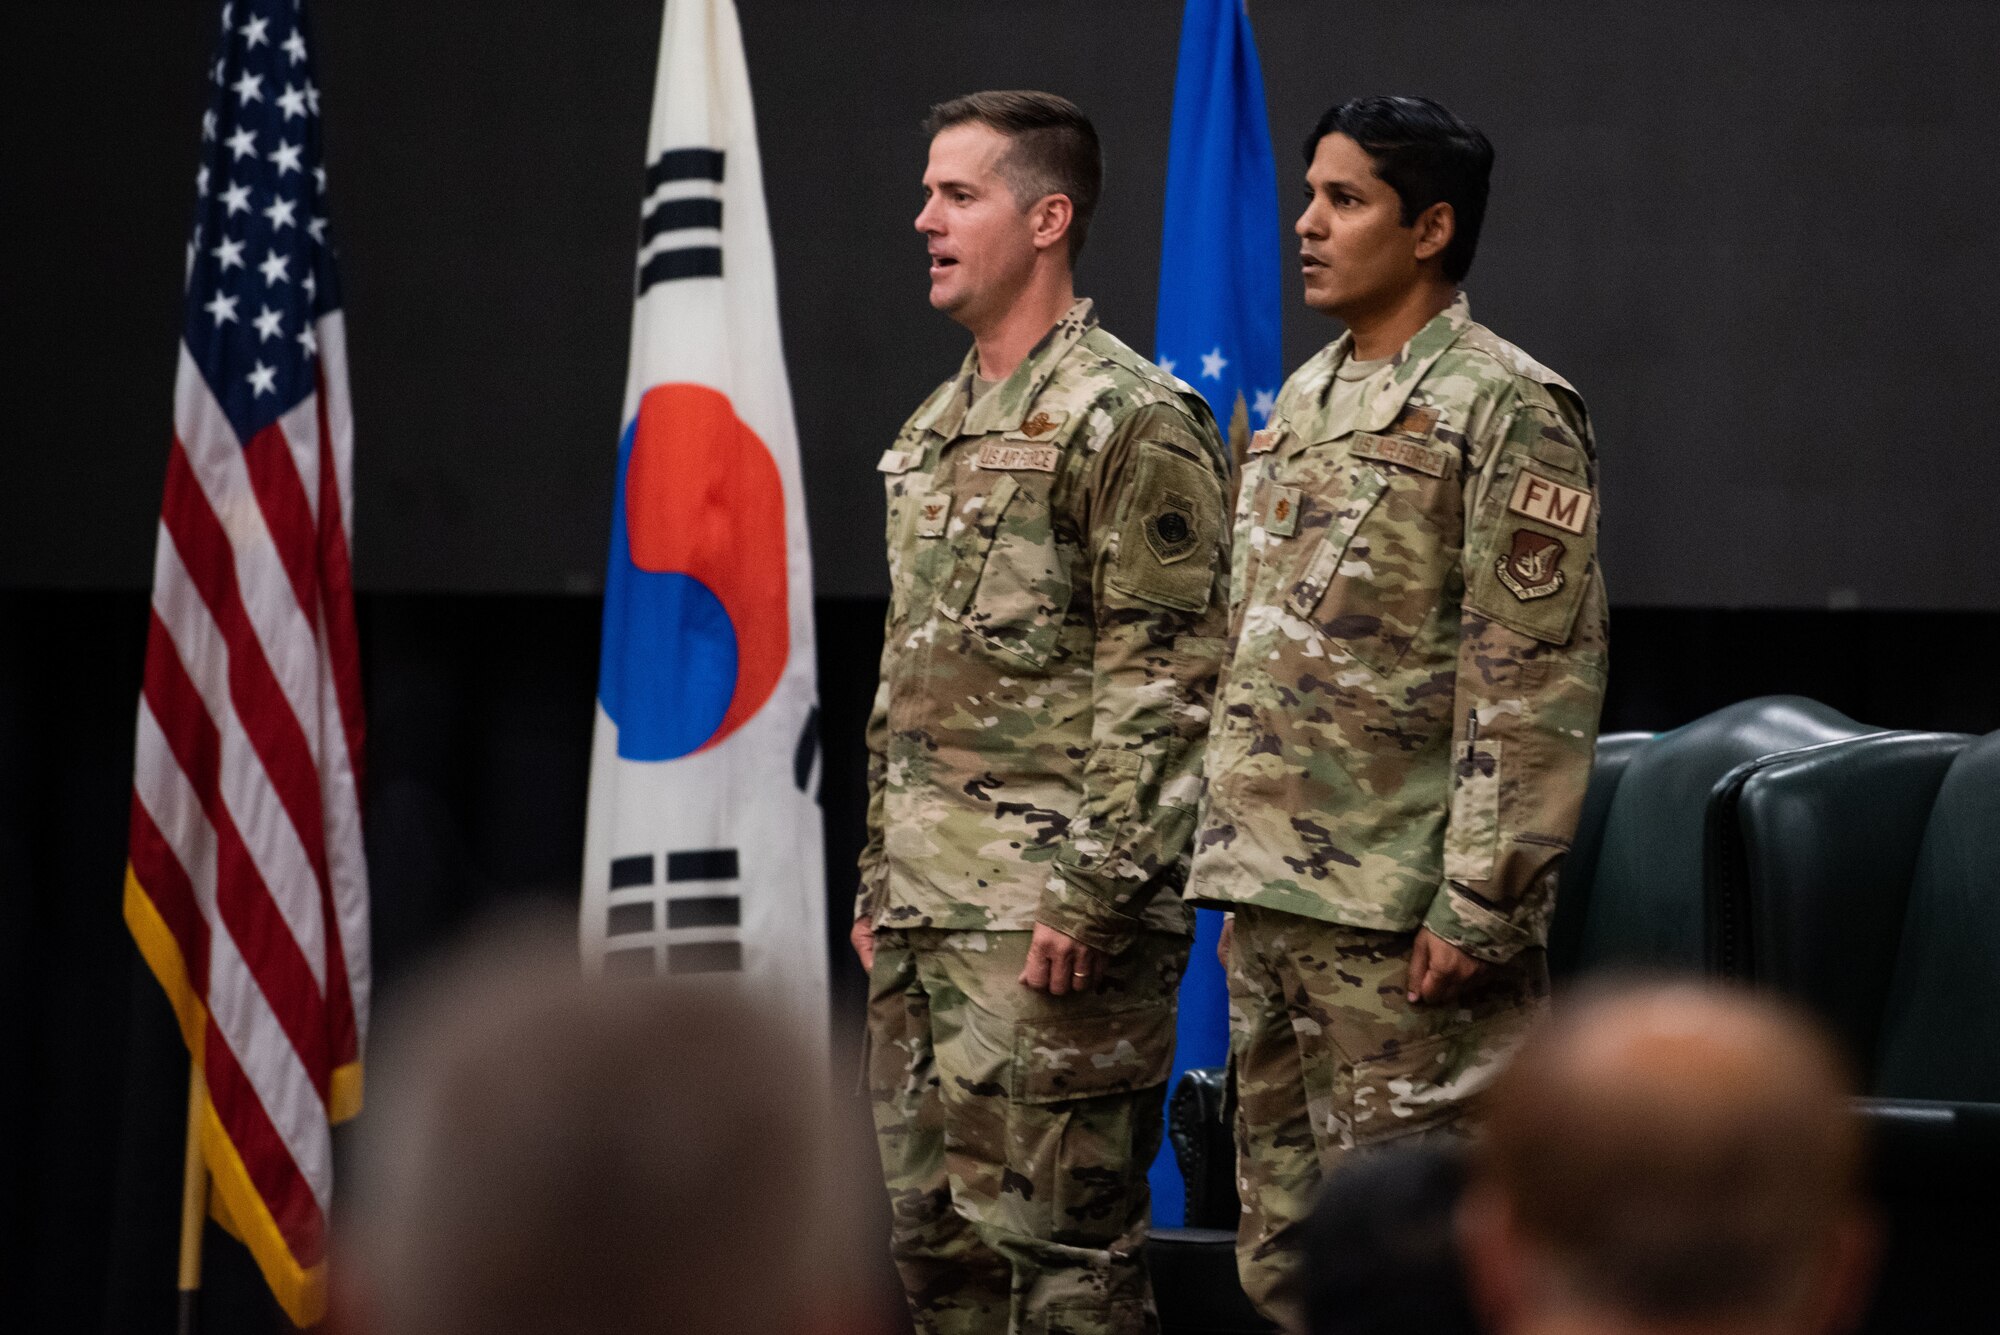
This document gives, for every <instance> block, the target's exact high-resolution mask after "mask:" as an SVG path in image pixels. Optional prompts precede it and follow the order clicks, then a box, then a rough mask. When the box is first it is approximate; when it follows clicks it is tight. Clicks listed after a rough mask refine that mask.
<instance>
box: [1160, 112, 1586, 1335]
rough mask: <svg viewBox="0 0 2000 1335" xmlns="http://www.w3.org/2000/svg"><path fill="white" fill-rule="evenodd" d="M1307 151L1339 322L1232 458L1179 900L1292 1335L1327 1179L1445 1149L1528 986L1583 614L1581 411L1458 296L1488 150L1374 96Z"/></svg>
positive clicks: (1579, 780)
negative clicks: (1213, 996)
mask: <svg viewBox="0 0 2000 1335" xmlns="http://www.w3.org/2000/svg"><path fill="white" fill-rule="evenodd" d="M1306 160H1307V163H1308V172H1307V184H1308V188H1309V191H1310V195H1311V198H1310V201H1309V202H1308V204H1307V206H1306V210H1305V212H1304V214H1303V215H1302V216H1301V217H1300V219H1299V222H1298V225H1297V228H1296V230H1297V232H1298V234H1299V237H1300V240H1301V258H1302V269H1303V273H1304V279H1305V286H1306V300H1307V303H1308V304H1309V305H1311V306H1313V307H1314V308H1316V309H1318V310H1320V311H1323V312H1325V313H1328V314H1331V315H1335V316H1337V317H1339V318H1340V319H1341V320H1342V321H1343V322H1344V323H1346V325H1347V326H1348V332H1347V333H1346V334H1344V335H1342V337H1341V338H1340V339H1339V340H1337V341H1336V342H1334V343H1333V344H1332V345H1330V346H1329V347H1327V348H1326V349H1325V350H1323V351H1322V352H1320V353H1319V354H1318V355H1317V356H1315V357H1313V358H1312V360H1310V361H1308V362H1307V363H1306V364H1305V365H1304V366H1302V367H1301V368H1299V370H1298V371H1297V372H1295V373H1294V374H1293V375H1292V377H1291V378H1290V379H1289V380H1288V381H1287V382H1286V384H1285V387H1284V389H1283V390H1282V391H1281V392H1280V394H1279V397H1278V402H1277V407H1276V409H1275V411H1274V412H1273V413H1272V415H1271V418H1270V422H1269V424H1268V425H1267V426H1266V427H1265V428H1264V429H1263V430H1261V431H1259V432H1258V433H1257V434H1256V435H1255V436H1254V437H1253V438H1252V441H1251V444H1250V451H1249V455H1248V459H1247V462H1246V465H1245V469H1244V477H1243V482H1242V487H1241V491H1240V493H1239V496H1238V500H1237V506H1236V529H1235V547H1234V560H1233V568H1232V571H1231V587H1230V597H1231V618H1230V620H1231V642H1230V650H1229V656H1228V659H1227V662H1226V664H1225V666H1224V669H1223V677H1222V685H1221V687H1220V688H1219V691H1218V703H1217V718H1218V722H1217V724H1216V728H1215V732H1214V735H1213V737H1212V738H1211V741H1210V744H1209V750H1208V762H1207V776H1208V798H1207V806H1206V808H1205V811H1204V815H1203V819H1202V826H1201V831H1200V834H1199V836H1198V839H1197V848H1196V853H1195V863H1194V871H1193V877H1192V881H1191V884H1190V889H1189V897H1190V898H1191V899H1193V900H1195V901H1197V902H1203V903H1209V904H1213V905H1215V906H1217V907H1223V908H1228V909H1231V910H1232V921H1231V924H1230V927H1229V929H1228V931H1227V933H1226V941H1225V944H1224V951H1225V961H1224V963H1225V967H1226V968H1227V970H1228V972H1229V990H1230V1030H1231V1059H1232V1061H1233V1063H1234V1066H1235V1073H1236V1082H1237V1119H1236V1136H1237V1157H1238V1179H1239V1183H1240V1186H1241V1190H1242V1197H1243V1216H1242V1220H1241V1225H1240V1231H1239V1235H1238V1263H1239V1268H1240V1272H1241V1274H1242V1278H1243V1283H1244V1287H1245V1289H1246V1290H1247V1291H1248V1292H1249V1294H1250V1296H1251V1298H1252V1299H1253V1301H1255V1302H1256V1303H1257V1305H1258V1306H1259V1307H1260V1308H1261V1309H1262V1310H1263V1311H1265V1312H1266V1314H1268V1315H1270V1316H1272V1317H1273V1318H1274V1319H1277V1320H1279V1321H1281V1322H1282V1323H1285V1324H1287V1325H1290V1326H1292V1327H1294V1328H1296V1327H1297V1325H1298V1308H1297V1296H1296V1294H1295V1292H1294V1291H1293V1290H1294V1276H1295V1273H1296V1270H1297V1259H1296V1257H1295V1256H1294V1249H1295V1248H1296V1245H1297V1241H1298V1225H1299V1223H1300V1221H1302V1220H1303V1219H1304V1217H1305V1216H1306V1214H1307V1212H1308V1209H1309V1206H1310V1201H1311V1196H1312V1193H1313V1191H1314V1189H1315V1187H1316V1186H1317V1184H1318V1182H1319V1181H1320V1179H1321V1177H1322V1176H1323V1175H1324V1174H1325V1173H1326V1172H1328V1171H1330V1170H1331V1169H1333V1167H1334V1166H1335V1165H1336V1164H1337V1163H1338V1162H1339V1160H1340V1159H1341V1158H1342V1156H1343V1155H1345V1154H1347V1153H1349V1152H1350V1151H1353V1150H1356V1149H1360V1148H1364V1147H1370V1146H1376V1145H1382V1144H1385V1143H1389V1142H1392V1141H1396V1140H1400V1139H1403V1138H1407V1137H1411V1136H1417V1135H1423V1134H1426V1133H1442V1134H1456V1133H1459V1132H1462V1130H1463V1122H1464V1114H1465V1112H1466V1109H1467V1101H1468V1100H1469V1099H1471V1098H1472V1097H1473V1096H1474V1095H1475V1094H1476V1093H1477V1092H1478V1091H1479V1089H1480V1088H1481V1087H1482V1086H1483V1085H1484V1084H1485V1083H1486V1082H1487V1081H1488V1079H1489V1078H1490V1077H1491V1076H1492V1074H1493V1072H1494V1069H1495V1067H1496V1065H1497V1064H1498V1062H1499V1061H1500V1060H1502V1059H1503V1058H1504V1056H1505V1055H1506V1053H1507V1052H1508V1051H1509V1049H1510V1048H1511V1046H1512V1044H1513V1043H1514V1041H1515V1039H1516V1038H1517V1037H1518V1036H1519V1035H1520V1033H1521V1032H1522V1030H1523V1029H1524V1028H1525V1027H1526V1025H1527V1024H1528V1022H1529V1021H1530V1020H1531V1019H1532V1018H1533V1016H1534V1014H1535V1013H1536V1011H1537V1010H1538V1009H1539V1007H1540V1005H1541V1004H1542V999H1543V998H1544V997H1545V996H1546V993H1547V966H1546V961H1545V956H1544V952H1543V945H1544V941H1545V938H1546V931H1547V925H1548V918H1549V912H1550V908H1551V902H1552V897H1553V894H1554V888H1555V877H1556V870H1557V867H1558V865H1559V864H1560V862H1561V859H1562V855H1563V853H1564V852H1565V850H1567V848H1568V847H1569V841H1570V838H1571V835H1572V833H1573V832H1574V829H1575V825H1576V819H1577V813H1578V810H1579V809H1580V807H1581V805H1582V801H1583V791H1584V785H1585V783H1586V781H1587V779H1588V777H1589V769H1590V760H1591V751H1592V747H1593V744H1594V740H1595V737H1596V730H1597V716H1598V706H1599V703H1600V701H1601V698H1602V694H1603V689H1604V672H1605V623H1606V617H1605V598H1604V585H1603V580H1602V578H1601V576H1600V575H1599V572H1598V568H1597V562H1596V557H1595V551H1596V545H1597V503H1596V478H1595V473H1596V460H1595V454H1594V450H1593V446H1592V442H1591V435H1590V426H1589V422H1588V420H1587V418H1586V417H1585V414H1584V407H1583V401H1582V400H1581V399H1580V398H1579V397H1578V396H1577V394H1576V391H1575V390H1574V389H1572V388H1571V387H1570V385H1569V384H1568V382H1567V381H1565V380H1563V378H1562V377H1561V376H1558V375H1556V374H1555V373H1554V372H1553V371H1550V370H1548V369H1547V368H1545V367H1543V366H1541V365H1539V364H1537V363H1536V362H1535V361H1533V360H1532V359H1531V358H1529V357H1528V356H1527V355H1526V354H1525V353H1523V352H1521V351H1520V350H1519V349H1518V348H1515V347H1513V346H1512V345H1511V344H1508V343H1506V342H1504V341H1502V340H1501V339H1499V338H1498V337H1496V336H1495V335H1493V334H1492V333H1491V332H1489V331H1488V330H1486V329H1484V328H1482V327H1481V326H1479V325H1477V324H1474V323H1473V321H1472V317H1471V314H1470V313H1469V310H1468V307H1467V304H1466V300H1465V297H1464V295H1463V294H1462V293H1461V292H1459V290H1458V283H1459V281H1460V280H1461V279H1462V278H1463V277H1464V275H1465V272H1466V270H1467V268H1468V267H1469V266H1470V264H1471V261H1472V254H1473V249H1474V246H1475V244H1476V241H1477V237H1478V230H1479V224H1480V220H1481V216H1482V214H1483V212H1484V209H1485V200H1486V182H1487V176H1488V172H1489V171H1490V168H1491V163H1492V149H1491V147H1490V146H1489V145H1488V144H1487V142H1486V140H1485V137H1484V136H1482V135H1480V134H1479V132H1478V131H1476V130H1474V129H1472V128H1471V127H1469V126H1466V125H1464V124H1463V123H1462V122H1460V121H1458V120H1457V119H1456V118H1455V117H1453V116H1452V115H1451V114H1450V113H1449V112H1447V111H1446V110H1444V108H1442V107H1439V106H1437V105H1436V104H1435V103H1431V102H1427V101H1424V100H1421V99H1411V98H1366V99H1359V100H1356V101H1354V102H1349V103H1346V104H1344V105H1342V106H1340V107H1336V108H1334V109H1333V110H1331V111H1329V112H1328V113H1327V114H1326V116H1324V117H1323V118H1322V119H1321V121H1320V123H1319V125H1318V126H1317V128H1315V130H1314V132H1313V134H1312V136H1311V138H1309V139H1308V141H1307V144H1306Z"/></svg>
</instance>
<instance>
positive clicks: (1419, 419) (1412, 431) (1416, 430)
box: [1389, 403, 1438, 440]
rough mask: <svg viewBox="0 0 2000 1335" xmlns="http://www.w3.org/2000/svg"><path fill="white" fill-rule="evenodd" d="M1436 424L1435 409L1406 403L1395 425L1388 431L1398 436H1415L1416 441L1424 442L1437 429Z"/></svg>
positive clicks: (1436, 415)
mask: <svg viewBox="0 0 2000 1335" xmlns="http://www.w3.org/2000/svg"><path fill="white" fill-rule="evenodd" d="M1437 424H1438V410H1437V409H1435V408H1426V407H1424V406H1423V405H1422V404H1417V403H1406V404H1404V405H1403V414H1402V416H1400V417H1398V418H1397V419H1396V424H1395V425H1394V426H1392V427H1390V428H1389V429H1390V430H1391V431H1394V432H1396V433H1397V434H1398V435H1403V436H1415V437H1416V438H1417V439H1418V440H1425V439H1428V438H1429V436H1430V434H1431V432H1433V431H1435V430H1436V429H1437Z"/></svg>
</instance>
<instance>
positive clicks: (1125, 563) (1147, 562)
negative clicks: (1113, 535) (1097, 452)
mask: <svg viewBox="0 0 2000 1335" xmlns="http://www.w3.org/2000/svg"><path fill="white" fill-rule="evenodd" d="M1130 487H1131V490H1130V491H1129V492H1128V493H1127V496H1126V499H1125V501H1124V502H1123V503H1122V504H1121V505H1120V506H1119V512H1120V514H1121V515H1122V516H1123V518H1121V519H1120V520H1119V525H1120V531H1119V536H1118V551H1117V555H1116V556H1115V557H1114V558H1113V559H1112V562H1111V568H1110V570H1109V571H1108V572H1106V576H1105V580H1106V583H1107V584H1108V585H1109V586H1110V587H1111V588H1112V589H1113V590H1114V591H1115V592H1117V593H1120V594H1123V595H1125V596H1126V597H1128V598H1131V599H1133V600H1135V601H1138V602H1142V603H1149V604H1151V605H1153V606H1155V607H1171V608H1178V609H1179V610H1181V611H1184V612H1199V611H1201V610H1202V609H1203V608H1205V607H1207V606H1208V604H1209V599H1210V598H1211V597H1212V596H1213V593H1214V589H1213V585H1214V582H1215V569H1216V565H1217V562H1218V560H1219V558H1220V555H1221V552H1222V544H1223V541H1224V536H1225V534H1226V533H1227V527H1226V524H1227V519H1226V516H1225V514H1224V499H1223V494H1222V482H1221V480H1220V479H1219V478H1217V477H1216V475H1215V473H1214V472H1213V471H1212V470H1211V469H1210V468H1208V467H1205V466H1203V465H1202V464H1200V463H1198V462H1196V461H1195V460H1194V459H1191V458H1189V457H1188V456H1186V455H1185V454H1182V453H1181V452H1180V451H1179V450H1176V449H1172V448H1169V447H1168V446H1165V445H1159V444H1147V445H1143V446H1141V447H1140V450H1139V456H1138V460H1137V464H1136V467H1135V468H1134V471H1133V477H1132V481H1131V483H1130Z"/></svg>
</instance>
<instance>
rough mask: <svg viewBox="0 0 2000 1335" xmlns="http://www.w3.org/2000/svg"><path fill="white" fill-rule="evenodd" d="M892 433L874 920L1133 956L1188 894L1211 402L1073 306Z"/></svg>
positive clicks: (1209, 543)
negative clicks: (1000, 376) (1026, 937)
mask: <svg viewBox="0 0 2000 1335" xmlns="http://www.w3.org/2000/svg"><path fill="white" fill-rule="evenodd" d="M976 366H977V353H976V352H974V353H972V354H969V355H968V356H967V358H966V361H965V363H964V365H963V366H961V367H960V368H959V372H958V374H957V375H956V376H954V377H953V378H952V379H950V380H948V381H946V382H945V383H944V384H942V385H940V386H939V387H938V388H937V390H936V391H934V392H933V393H932V394H931V396H930V397H929V398H928V399H926V400H925V401H924V404H923V406H922V407H921V408H919V409H918V410H917V412H916V414H915V415H914V416H913V417H911V418H910V420H909V421H908V422H907V423H906V424H905V425H904V426H903V429H902V430H901V431H900V432H899V433H898V434H897V437H896V441H895V444H894V445H893V446H892V447H891V448H890V449H889V450H888V452H887V453H885V454H884V455H883V456H882V460H881V463H880V465H879V467H880V469H881V471H882V473H883V474H884V475H885V479H886V482H887V488H888V500H889V514H888V547H889V576H890V585H891V590H892V595H891V598H890V602H889V614H888V620H887V624H886V626H885V628H884V639H883V649H882V672H881V684H880V686H879V688H878V690H877V692H876V697H875V707H874V710H873V713H872V714H871V716H870V718H869V722H868V734H867V740H868V751H869V772H868V781H869V805H868V846H867V848H866V849H865V850H864V851H863V852H862V855H861V859H860V866H861V893H860V896H859V898H858V900H857V902H856V909H855V911H856V914H857V916H868V917H872V918H873V920H874V922H875V923H876V925H878V926H886V927H943V928H958V929H964V928H986V929H992V930H1026V929H1029V928H1031V927H1033V926H1034V925H1035V923H1036V922H1037V921H1040V922H1044V923H1047V924H1049V925H1050V926H1053V927H1055V928H1057V929H1058V930H1060V931H1063V932H1066V933H1068V934H1069V935H1071V936H1073V937H1076V938H1077V939H1079V940H1081V941H1084V942H1086V943H1088V944H1091V945H1094V946H1098V947H1100V948H1104V949H1110V950H1119V949H1122V948H1123V947H1124V946H1125V945H1126V944H1127V943H1129V942H1130V940H1131V939H1132V937H1133V935H1134V934H1135V933H1136V932H1137V931H1139V930H1140V929H1142V928H1151V929H1158V930H1164V931H1174V932H1186V931H1187V930H1188V927H1189V919H1190V914H1189V912H1188V910H1187V909H1186V907H1185V906H1184V905H1183V904H1182V902H1181V898H1180V893H1179V892H1180V889H1181V886H1182V885H1183V883H1184V882H1185V879H1186V874H1187V858H1188V847H1189V842H1190V839H1191V837H1192V835H1193V833H1194V824H1195V814H1196V811H1197V809H1198V807H1199V804H1200V792H1201V777H1200V776H1201V757H1202V747H1203V741H1204V738H1205V737H1206V735H1207V732H1208V725H1209V707H1210V703H1211V701H1212V698H1213V694H1214V689H1215V675H1216V670H1217V667H1218V665H1219V663H1220V660H1221V654H1222V644H1223V641H1222V636H1223V633H1224V629H1225V624H1226V619H1227V609H1226V606H1225V603H1224V596H1225V590H1226V581H1227V578H1228V559H1227V556H1228V543H1229V522H1228V513H1227V501H1226V499H1225V497H1226V493H1227V487H1226V485H1225V478H1226V476H1227V469H1228V463H1227V459H1226V457H1225V454H1224V452H1223V449H1222V446H1221V442H1220V440H1219V439H1218V437H1217V434H1216V429H1215V424H1214V421H1213V419H1212V418H1211V416H1210V414H1209V412H1208V409H1207V406H1206V405H1205V404H1204V403H1203V402H1202V400H1201V398H1200V396H1198V395H1197V394H1195V393H1194V392H1193V391H1192V390H1191V389H1189V388H1188V386H1187V385H1185V384H1183V383H1181V382H1180V381H1179V380H1176V379H1174V378H1173V377H1172V376H1170V375H1168V374H1167V373H1166V372H1164V371H1162V370H1160V369H1159V368H1158V367H1156V366H1154V365H1152V364H1151V363H1150V362H1147V361H1146V360H1145V359H1143V358H1141V357H1140V356H1139V355H1138V354H1137V353H1135V352H1133V351H1132V350H1131V349H1130V348H1128V347H1126V346H1125V345H1124V344H1123V343H1120V342H1119V341H1118V340H1117V339H1115V338H1113V337H1111V335H1109V334H1107V333H1105V332H1104V331H1103V330H1102V329H1101V328H1099V327H1098V326H1097V324H1096V321H1095V319H1094V317H1093V316H1092V314H1091V304H1090V303H1089V302H1088V301H1078V302H1077V303H1076V304H1075V305H1074V306H1072V307H1071V308H1070V310H1069V311H1068V312H1067V313H1066V314H1065V315H1064V316H1063V318H1062V320H1061V321H1059V322H1058V323H1057V324H1056V326H1055V328H1054V329H1052V330H1051V331H1050V333H1049V335H1048V337H1047V338H1045V339H1044V340H1043V341H1042V343H1041V344H1040V345H1039V346H1038V347H1037V348H1036V349H1035V350H1034V351H1033V352H1032V353H1030V354H1029V356H1028V357H1027V359H1026V360H1024V361H1023V362H1022V363H1021V365H1020V366H1019V367H1018V368H1017V369H1016V370H1015V371H1014V373H1013V374H1012V375H1011V376H1009V377H1008V378H1007V380H1005V381H1004V382H1003V383H1001V384H999V385H996V386H994V387H993V388H992V389H990V390H988V391H987V392H986V393H985V394H984V395H982V396H981V397H980V398H979V400H978V402H977V403H976V404H975V403H973V402H972V399H971V386H972V377H973V374H974V371H975V368H976Z"/></svg>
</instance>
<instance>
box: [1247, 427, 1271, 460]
mask: <svg viewBox="0 0 2000 1335" xmlns="http://www.w3.org/2000/svg"><path fill="white" fill-rule="evenodd" d="M1277 443H1278V428H1276V427H1274V426H1266V427H1259V428H1258V429H1257V430H1255V431H1253V432H1251V433H1250V453H1252V454H1269V453H1270V452H1271V451H1272V449H1273V448H1275V447H1276V445H1277Z"/></svg>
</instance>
